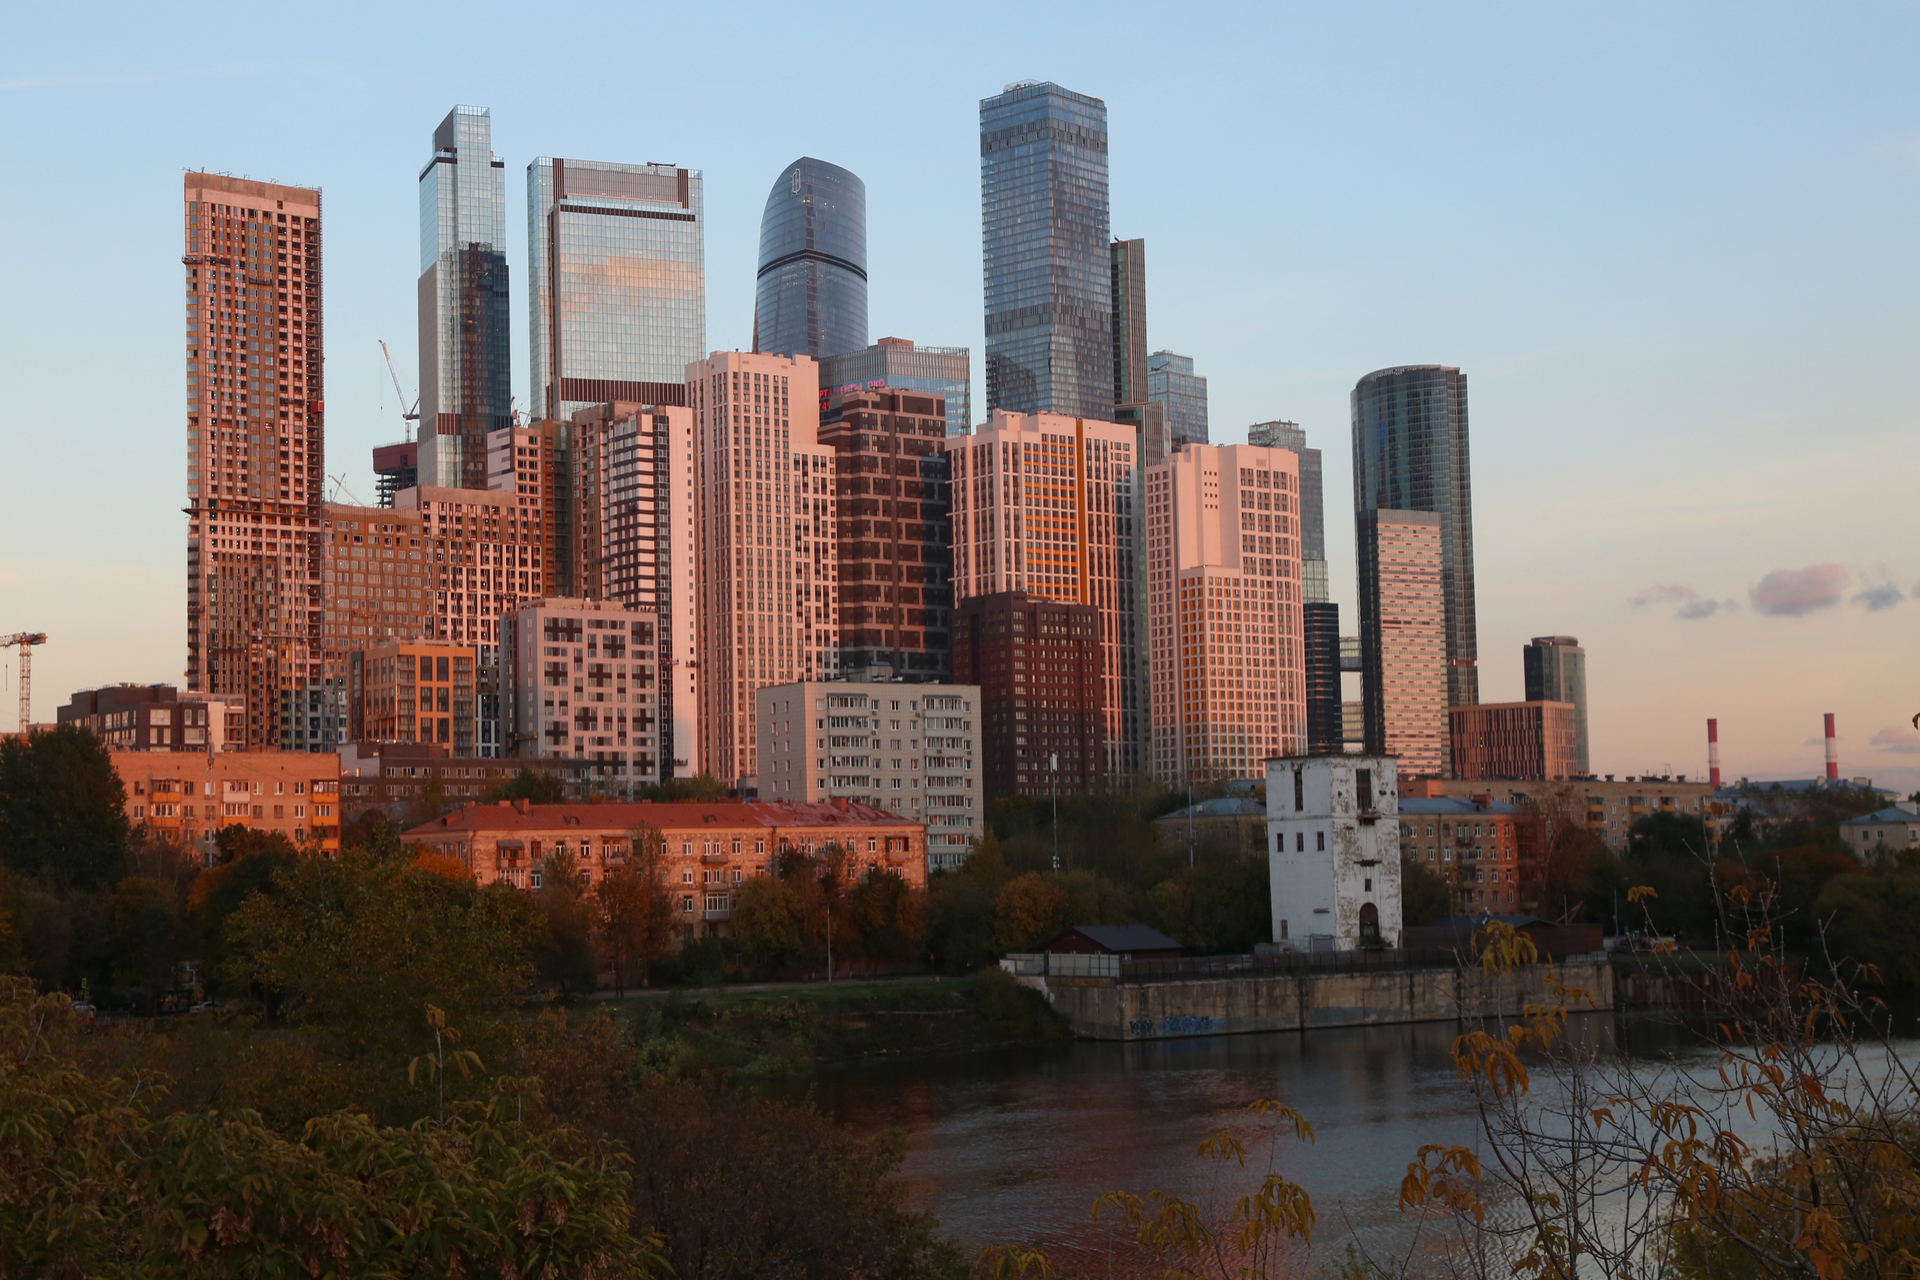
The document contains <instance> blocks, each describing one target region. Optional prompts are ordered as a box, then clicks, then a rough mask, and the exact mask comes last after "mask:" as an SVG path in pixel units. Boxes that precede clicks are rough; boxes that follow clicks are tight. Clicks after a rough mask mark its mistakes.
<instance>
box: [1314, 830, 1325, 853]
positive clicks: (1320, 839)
mask: <svg viewBox="0 0 1920 1280" xmlns="http://www.w3.org/2000/svg"><path fill="white" fill-rule="evenodd" d="M1313 848H1314V851H1315V852H1316V853H1325V852H1326V851H1327V833H1326V832H1324V831H1316V832H1314V833H1313Z"/></svg>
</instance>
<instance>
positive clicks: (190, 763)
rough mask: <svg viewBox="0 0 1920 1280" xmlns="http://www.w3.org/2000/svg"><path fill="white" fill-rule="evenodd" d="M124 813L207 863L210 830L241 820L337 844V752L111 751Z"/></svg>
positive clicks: (322, 846) (329, 846) (303, 840)
mask: <svg viewBox="0 0 1920 1280" xmlns="http://www.w3.org/2000/svg"><path fill="white" fill-rule="evenodd" d="M112 759H113V769H114V772H115V773H116V774H118V775H119V777H120V781H121V783H122V785H124V786H125V787H126V789H127V817H128V818H129V819H130V820H131V821H132V822H133V824H134V826H135V827H139V828H145V829H146V831H147V832H148V833H150V834H151V835H153V836H156V837H159V838H162V839H168V840H173V841H176V842H178V843H180V844H182V845H184V846H186V847H187V848H190V849H192V850H194V851H195V852H196V853H198V854H199V855H201V857H202V858H203V859H205V860H206V862H207V864H208V865H212V862H213V858H214V853H215V846H214V835H215V834H216V833H217V832H219V831H220V830H221V829H222V828H223V827H231V826H241V827H246V828H248V829H250V830H254V831H270V832H276V833H278V834H280V835H283V836H285V837H286V838H287V839H289V840H291V841H292V842H293V843H294V844H296V845H300V846H310V847H312V848H315V849H318V850H319V851H320V852H323V853H334V854H337V853H339V851H340V757H339V756H337V755H331V754H325V753H306V752H293V751H226V752H215V753H213V754H212V755H207V754H204V753H202V752H197V751H176V752H169V753H165V754H162V753H160V752H156V751H115V752H113V753H112Z"/></svg>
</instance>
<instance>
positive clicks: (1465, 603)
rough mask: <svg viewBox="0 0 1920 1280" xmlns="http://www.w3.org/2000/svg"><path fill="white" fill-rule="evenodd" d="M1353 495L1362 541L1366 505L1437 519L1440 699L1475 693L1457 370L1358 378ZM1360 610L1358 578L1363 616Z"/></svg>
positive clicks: (1460, 699) (1467, 476) (1467, 486)
mask: <svg viewBox="0 0 1920 1280" xmlns="http://www.w3.org/2000/svg"><path fill="white" fill-rule="evenodd" d="M1353 501H1354V511H1355V512H1356V513H1357V515H1358V518H1359V521H1360V528H1361V538H1362V540H1364V538H1365V531H1364V530H1365V522H1366V517H1367V514H1368V513H1369V512H1372V511H1378V510H1390V511H1431V512H1433V513H1434V514H1435V515H1437V516H1439V517H1440V554H1441V560H1440V578H1441V584H1442V590H1443V592H1444V594H1445V598H1446V642H1447V705H1449V706H1456V707H1464V706H1471V705H1472V704H1474V703H1476V702H1478V701H1480V675H1479V669H1478V666H1477V663H1478V658H1479V640H1478V626H1477V623H1476V622H1475V611H1474V590H1473V478H1472V474H1471V469H1470V467H1469V465H1468V450H1467V376H1466V375H1465V374H1464V373H1461V372H1460V370H1458V369H1454V368H1449V367H1447V366H1444V365H1437V364H1429V365H1406V366H1402V367H1399V368H1394V369H1380V370H1377V371H1376V372H1373V373H1370V374H1368V375H1367V376H1366V377H1364V378H1362V379H1360V381H1359V383H1358V384H1357V385H1356V386H1355V387H1354V389H1353ZM1367 608H1368V605H1367V600H1366V596H1365V580H1364V577H1363V579H1362V595H1361V601H1360V611H1361V613H1360V616H1361V619H1362V621H1363V622H1364V621H1365V619H1366V616H1367ZM1409 772H1412V770H1409V769H1406V768H1403V769H1402V770H1401V773H1402V774H1406V773H1409Z"/></svg>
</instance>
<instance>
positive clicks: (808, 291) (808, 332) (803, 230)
mask: <svg viewBox="0 0 1920 1280" xmlns="http://www.w3.org/2000/svg"><path fill="white" fill-rule="evenodd" d="M866 345H867V184H866V183H864V182H862V181H860V179H859V178H858V177H856V176H855V175H854V174H852V173H849V172H848V171H847V170H845V169H842V168H841V167H840V166H839V165H837V164H828V163H827V162H826V161H825V160H815V159H814V158H813V157H812V156H802V157H800V158H799V159H798V160H795V161H794V162H793V163H792V164H790V165H788V166H787V167H786V169H785V170H784V171H782V173H781V174H780V178H779V180H778V181H776V182H775V183H774V184H773V190H772V191H770V192H768V193H767V207H766V210H765V211H764V212H763V213H762V214H761V215H760V272H759V277H758V279H757V281H756V283H755V291H754V306H753V349H754V350H755V351H760V352H765V353H767V354H769V355H783V356H810V357H812V358H813V359H815V360H821V359H824V358H825V357H827V356H837V355H842V354H844V353H846V352H849V351H860V350H862V349H864V348H865V347H866Z"/></svg>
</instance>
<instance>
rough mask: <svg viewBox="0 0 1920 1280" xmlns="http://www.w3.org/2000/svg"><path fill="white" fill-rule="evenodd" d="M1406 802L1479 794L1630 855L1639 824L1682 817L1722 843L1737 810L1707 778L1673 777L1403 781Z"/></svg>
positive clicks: (1616, 851)
mask: <svg viewBox="0 0 1920 1280" xmlns="http://www.w3.org/2000/svg"><path fill="white" fill-rule="evenodd" d="M1400 794H1401V796H1402V797H1408V796H1418V797H1429V798H1435V797H1441V796H1454V797H1466V798H1471V797H1473V796H1475V795H1486V796H1490V797H1491V798H1493V799H1495V800H1504V801H1505V802H1506V803H1508V804H1512V805H1517V806H1518V807H1520V808H1522V809H1534V810H1537V811H1539V812H1540V813H1542V814H1544V815H1546V819H1547V821H1548V824H1549V825H1551V824H1553V823H1555V822H1572V823H1580V824H1584V825H1585V826H1586V828H1587V830H1589V831H1591V832H1593V833H1594V834H1595V835H1597V836H1599V837H1600V838H1601V839H1602V840H1603V841H1605V842H1606V845H1607V848H1609V849H1611V850H1613V851H1614V852H1615V853H1625V852H1626V850H1627V837H1628V833H1629V832H1630V830H1631V829H1632V827H1633V824H1634V823H1636V822H1638V821H1639V820H1640V819H1642V818H1645V817H1648V816H1650V815H1652V814H1656V813H1673V814H1682V815H1685V816H1688V817H1696V818H1699V819H1701V820H1702V821H1703V822H1705V823H1706V827H1707V834H1708V837H1709V838H1710V839H1717V838H1718V835H1719V832H1720V830H1721V828H1722V827H1723V826H1724V825H1726V824H1727V823H1729V822H1731V821H1732V819H1733V813H1734V806H1733V805H1732V804H1731V803H1729V802H1726V801H1721V800H1716V799H1714V795H1713V784H1712V783H1711V782H1708V781H1707V780H1706V779H1705V778H1701V779H1699V780H1698V781H1692V780H1689V779H1688V778H1687V777H1686V776H1685V775H1681V776H1679V777H1672V778H1656V777H1641V778H1628V779H1627V780H1626V781H1624V782H1616V781H1614V780H1613V779H1612V778H1604V779H1602V778H1568V779H1565V780H1562V781H1554V780H1551V779H1537V780H1526V779H1510V778H1503V779H1500V780H1499V781H1486V780H1479V781H1476V780H1473V779H1466V778H1402V779H1401V780H1400Z"/></svg>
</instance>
